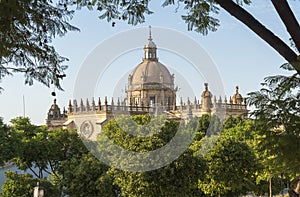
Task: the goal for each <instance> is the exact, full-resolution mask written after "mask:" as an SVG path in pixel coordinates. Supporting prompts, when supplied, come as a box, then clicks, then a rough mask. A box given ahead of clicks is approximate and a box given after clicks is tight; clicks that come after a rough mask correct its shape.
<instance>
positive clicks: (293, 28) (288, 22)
mask: <svg viewBox="0 0 300 197" xmlns="http://www.w3.org/2000/svg"><path fill="white" fill-rule="evenodd" d="M272 3H273V6H274V7H275V9H276V11H277V13H278V15H279V16H280V18H281V20H282V22H283V23H284V25H285V27H286V29H287V31H288V32H289V34H290V35H291V37H292V39H293V41H294V42H295V45H296V48H297V49H298V51H299V52H300V26H299V23H298V21H297V19H296V17H295V15H294V13H293V11H292V10H291V8H290V6H289V4H288V3H287V1H286V0H282V1H278V0H272Z"/></svg>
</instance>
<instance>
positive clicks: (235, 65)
mask: <svg viewBox="0 0 300 197" xmlns="http://www.w3.org/2000/svg"><path fill="white" fill-rule="evenodd" d="M289 3H290V4H291V6H292V8H293V10H295V14H296V17H297V18H298V20H300V13H299V10H300V4H299V2H298V1H289ZM151 8H152V9H153V11H154V12H155V13H154V14H153V15H150V16H148V17H147V18H146V22H145V23H143V24H141V25H137V26H131V25H128V24H126V23H125V22H119V21H116V25H115V27H112V26H111V23H107V22H106V21H101V20H99V19H98V17H97V13H96V12H90V11H87V10H86V9H83V10H81V11H78V12H77V13H76V14H75V16H74V18H73V20H72V21H71V23H72V24H74V25H75V26H77V27H79V28H80V29H81V31H80V32H71V33H68V34H67V35H66V36H65V37H62V38H57V39H55V41H54V45H55V47H56V49H57V51H58V52H60V54H61V55H63V56H65V57H68V58H69V59H70V61H69V62H67V64H68V65H69V68H68V70H67V77H66V78H65V79H64V81H63V83H62V86H63V88H64V89H65V91H56V93H57V97H56V98H57V100H58V104H59V106H60V107H61V108H63V107H64V106H67V105H68V100H69V99H72V98H73V89H74V84H75V80H76V76H77V74H78V72H79V69H80V67H81V65H82V63H83V62H84V61H85V59H86V57H87V56H88V55H89V54H90V53H91V51H93V49H95V48H96V47H97V46H99V45H100V44H101V43H102V42H103V41H105V40H107V39H109V38H111V37H112V36H113V35H117V34H118V33H121V32H123V31H126V30H132V29H137V28H142V27H148V26H149V25H152V26H153V27H155V28H168V29H173V30H176V31H179V32H181V33H183V34H185V35H187V36H189V37H191V38H192V39H194V40H195V41H196V42H197V43H198V44H200V45H201V46H202V48H203V49H204V50H205V51H206V53H207V54H208V55H209V56H210V58H211V59H212V61H213V62H214V64H215V65H216V67H217V69H218V70H219V73H220V75H221V78H222V80H223V84H224V86H225V92H226V95H227V96H228V97H229V96H230V95H233V94H234V92H235V86H236V85H239V86H240V92H241V94H242V95H246V94H247V93H248V92H250V91H254V90H258V89H259V88H260V83H261V82H262V81H263V78H264V77H266V76H268V75H274V74H279V73H283V71H282V70H280V69H279V66H280V65H281V64H283V63H284V62H285V61H284V59H283V58H281V57H280V56H279V55H278V54H277V52H276V51H274V50H273V49H272V48H271V47H269V46H268V45H267V44H266V43H265V42H264V41H262V40H261V39H260V38H258V37H257V36H256V35H255V34H254V33H252V32H251V31H249V30H248V29H247V27H245V26H244V25H243V24H242V23H240V22H238V21H237V20H236V19H234V18H233V17H231V16H230V15H228V14H227V13H225V12H223V11H222V9H221V10H220V11H221V12H220V14H219V16H217V17H218V18H219V19H220V21H221V26H220V27H219V28H218V31H217V32H210V33H209V34H208V35H207V36H203V35H201V34H199V33H197V32H194V31H192V32H189V31H187V26H186V24H185V23H184V21H182V20H181V18H180V14H179V13H175V7H172V6H171V7H167V8H161V7H160V6H159V4H157V3H154V1H153V2H152V3H151ZM246 9H248V10H249V11H250V12H251V13H253V14H254V15H255V16H256V17H257V18H258V19H259V20H261V21H262V22H263V23H264V24H265V25H266V26H267V27H268V28H270V29H271V30H273V31H274V32H275V33H276V34H277V35H279V36H280V37H281V38H282V39H284V40H285V41H287V42H288V39H289V35H287V33H286V30H285V27H284V26H283V25H282V23H281V22H280V20H279V17H278V16H277V15H276V13H275V12H274V10H273V7H272V5H271V3H270V1H268V0H253V3H252V5H251V6H246ZM296 10H297V12H296ZM142 36H144V37H145V43H146V41H147V36H148V35H142ZM153 39H154V41H155V42H156V40H159V35H158V34H155V31H153ZM126 42H130V40H129V41H128V40H125V41H124V43H126ZM174 42H176V39H175V38H174ZM124 43H122V44H124ZM156 44H157V46H158V48H159V46H160V43H159V42H156ZM141 47H143V46H141ZM107 50H112V49H107ZM158 50H159V49H158ZM191 50H193V49H191ZM158 55H159V59H160V61H161V62H163V63H165V64H166V66H169V67H172V66H170V64H173V63H174V65H173V67H176V66H177V67H178V65H176V64H178V63H179V62H180V61H184V60H183V59H182V58H180V57H179V56H176V54H173V53H170V52H168V51H164V50H161V51H158ZM142 57H143V51H142V49H140V50H139V49H136V50H133V51H131V52H128V53H126V54H125V55H124V56H120V57H119V58H117V59H116V60H115V61H114V63H115V64H114V66H118V64H120V63H122V64H123V65H126V68H129V70H127V72H125V71H122V72H123V74H122V73H121V75H123V77H125V79H126V78H127V73H128V72H129V71H130V69H132V68H134V67H135V66H136V65H137V64H138V63H139V62H140V61H141V59H142ZM120 66H122V65H120ZM112 68H114V67H112ZM116 68H117V67H116ZM189 69H190V68H188V69H185V71H186V72H189ZM112 71H113V69H112ZM171 72H173V71H172V69H171ZM179 72H181V71H179ZM108 73H109V72H108ZM110 73H112V72H110ZM110 75H111V74H108V75H107V76H106V78H107V79H106V78H102V79H101V80H102V81H101V80H100V81H101V82H99V84H100V85H99V84H98V86H97V87H98V89H97V91H96V94H99V96H101V97H103V95H107V96H108V97H111V96H112V95H109V94H111V92H110V91H109V90H110V89H111V88H110V86H109V85H111V84H112V83H113V82H116V78H115V76H111V77H110ZM178 78H179V77H178ZM189 78H190V79H191V80H192V81H195V84H193V88H194V94H195V95H196V96H197V97H198V98H199V97H200V95H201V91H202V90H203V78H202V79H201V77H199V76H197V75H195V72H193V70H192V69H191V70H190V75H189ZM87 80H88V79H87ZM103 80H104V81H103ZM117 80H119V79H117ZM197 80H198V81H199V82H197ZM175 81H176V74H175ZM104 83H105V84H107V85H105V87H104V86H103V84H104ZM101 84H102V86H103V87H102V88H101ZM176 84H177V85H178V86H179V87H183V86H184V85H182V84H180V81H176ZM1 86H2V87H3V88H4V89H5V91H3V92H2V94H1V95H0V116H1V117H4V120H5V122H8V121H9V120H10V119H11V118H14V117H16V116H20V115H23V95H24V98H25V115H26V116H29V117H30V118H31V120H32V122H33V123H35V124H45V118H46V114H47V111H48V109H49V107H50V105H51V104H52V102H53V99H54V97H52V96H51V92H52V91H53V87H52V88H51V89H48V88H47V87H45V86H42V85H40V84H38V83H35V84H34V85H33V86H25V85H24V80H23V78H22V77H21V76H17V75H16V76H14V77H7V78H5V79H4V80H3V81H2V83H1ZM121 86H122V85H121ZM114 94H115V93H114ZM178 94H179V95H180V96H183V97H185V96H186V97H188V96H190V97H191V96H193V95H185V93H184V92H179V93H178ZM192 100H193V99H192Z"/></svg>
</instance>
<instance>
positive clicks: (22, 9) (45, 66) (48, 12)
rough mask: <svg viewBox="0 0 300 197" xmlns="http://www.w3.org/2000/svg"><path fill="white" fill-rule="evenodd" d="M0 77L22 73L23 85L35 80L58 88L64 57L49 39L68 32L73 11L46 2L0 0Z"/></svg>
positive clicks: (61, 76)
mask: <svg viewBox="0 0 300 197" xmlns="http://www.w3.org/2000/svg"><path fill="white" fill-rule="evenodd" d="M0 13H1V14H0V80H1V79H2V78H4V77H5V76H7V75H13V74H15V73H22V74H24V77H25V84H28V85H32V84H33V82H34V80H35V81H38V82H41V83H42V84H44V85H46V86H48V87H49V86H50V85H51V84H53V85H54V86H56V87H57V88H59V89H61V87H60V81H61V79H62V78H63V76H64V71H65V69H66V66H65V65H63V63H64V62H65V61H66V60H67V58H65V57H62V56H60V55H59V54H58V53H57V52H56V51H55V48H54V47H53V46H52V45H51V41H52V39H53V38H54V37H56V36H63V35H65V34H66V33H67V31H76V30H78V29H77V28H76V27H74V26H72V25H70V24H69V23H68V20H70V19H71V17H72V14H73V11H69V10H67V9H66V8H65V7H61V6H59V5H54V4H53V3H51V2H49V1H37V0H34V1H33V0H24V1H23V0H22V1H21V0H13V1H0Z"/></svg>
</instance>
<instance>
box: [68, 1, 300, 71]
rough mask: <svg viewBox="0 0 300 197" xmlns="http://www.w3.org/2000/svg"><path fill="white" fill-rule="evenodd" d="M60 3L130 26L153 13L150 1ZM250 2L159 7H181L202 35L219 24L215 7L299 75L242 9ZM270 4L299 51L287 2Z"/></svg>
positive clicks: (295, 62)
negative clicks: (83, 8)
mask: <svg viewBox="0 0 300 197" xmlns="http://www.w3.org/2000/svg"><path fill="white" fill-rule="evenodd" d="M63 2H65V3H69V4H70V5H73V4H77V7H78V8H81V7H85V6H87V7H88V8H89V9H97V10H98V11H99V12H100V16H99V18H100V19H107V21H111V20H125V21H126V20H127V21H128V23H129V24H133V25H136V24H137V23H142V22H144V21H145V16H144V15H145V14H152V13H153V12H152V11H151V10H149V8H148V7H149V2H150V0H144V1H127V0H118V1H101V0H95V1H87V0H80V1H78V0H77V1H75V0H73V1H70V0H63ZM250 2H251V1H250V0H236V1H234V0H202V1H200V0H177V1H176V2H175V0H165V1H164V2H163V3H162V6H169V5H176V6H177V8H176V10H177V9H178V8H179V7H180V6H181V5H182V4H183V10H184V13H186V14H184V15H182V19H183V20H184V21H185V22H186V23H187V26H188V30H195V31H196V32H200V33H202V34H204V35H205V34H207V33H208V32H209V31H216V30H217V27H218V26H219V20H218V19H217V18H215V17H214V15H215V14H217V13H218V11H219V9H220V8H219V7H221V8H223V9H224V10H225V11H226V12H228V13H229V14H231V15H232V16H233V17H235V18H236V19H237V20H239V21H241V22H242V23H243V24H244V25H246V26H247V27H248V28H249V29H250V30H252V31H253V32H254V33H255V34H256V35H258V36H259V37H260V38H261V39H263V40H264V41H265V42H266V43H268V44H269V45H270V46H271V47H272V48H273V49H275V50H276V51H277V52H278V53H279V54H280V55H281V56H282V57H283V58H284V59H286V60H287V61H288V62H289V63H290V64H291V65H292V66H293V67H294V68H295V70H296V71H297V72H298V73H300V59H299V56H298V55H297V52H296V51H294V50H293V49H292V48H291V47H289V46H288V45H287V44H286V43H285V42H284V41H283V40H282V39H280V38H279V37H277V36H276V35H275V34H274V33H273V32H272V31H270V30H269V29H267V28H266V27H265V26H264V25H263V24H262V23H260V22H259V21H258V20H257V19H255V17H253V16H252V15H251V14H250V13H249V12H247V11H246V10H245V9H243V8H242V5H243V4H250ZM272 3H273V5H274V8H275V10H276V12H277V13H278V15H279V16H280V18H281V20H282V22H283V23H284V25H285V26H286V28H287V32H288V33H289V34H290V36H291V40H292V41H293V43H294V45H295V47H296V48H297V50H298V51H300V38H299V34H300V26H299V23H298V22H297V20H296V18H295V16H294V14H293V12H292V10H291V8H290V7H289V4H288V2H287V0H283V1H276V0H272Z"/></svg>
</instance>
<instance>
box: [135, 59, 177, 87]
mask: <svg viewBox="0 0 300 197" xmlns="http://www.w3.org/2000/svg"><path fill="white" fill-rule="evenodd" d="M146 83H164V84H172V83H173V76H172V75H171V74H170V72H169V70H168V69H167V68H166V67H165V66H164V65H163V64H161V63H160V62H158V61H151V60H150V61H147V60H144V61H143V62H142V63H140V64H139V65H138V66H137V67H136V68H135V69H134V71H133V73H132V84H146Z"/></svg>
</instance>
